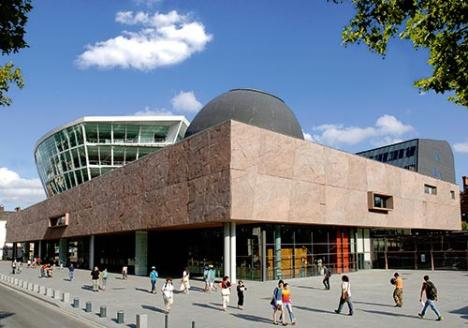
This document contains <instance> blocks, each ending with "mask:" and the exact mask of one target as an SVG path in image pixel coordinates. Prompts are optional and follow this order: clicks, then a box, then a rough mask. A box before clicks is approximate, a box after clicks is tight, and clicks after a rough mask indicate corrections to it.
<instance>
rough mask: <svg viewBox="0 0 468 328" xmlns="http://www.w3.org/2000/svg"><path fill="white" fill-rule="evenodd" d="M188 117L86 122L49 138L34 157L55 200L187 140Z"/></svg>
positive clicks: (56, 131)
mask: <svg viewBox="0 0 468 328" xmlns="http://www.w3.org/2000/svg"><path fill="white" fill-rule="evenodd" d="M188 123H189V122H188V121H187V120H186V119H185V117H183V116H103V117H82V118H80V119H78V120H76V121H73V122H71V123H68V124H65V125H63V126H61V127H59V128H57V129H54V130H52V131H50V132H48V133H47V134H46V135H44V136H43V137H42V138H41V139H40V140H39V141H38V142H37V144H36V147H35V151H34V157H35V160H36V165H37V170H38V172H39V177H40V179H41V181H42V184H43V186H44V189H45V191H46V194H47V195H48V196H52V195H55V194H58V193H60V192H63V191H65V190H69V189H70V188H73V187H75V186H77V185H79V184H81V183H83V182H86V181H89V180H91V179H93V178H95V177H98V176H100V175H102V174H105V173H107V172H109V171H112V170H113V169H115V168H118V167H121V166H123V165H125V164H127V163H130V162H133V161H134V160H137V159H139V158H142V157H143V156H145V155H147V154H149V153H151V152H154V151H156V150H158V149H161V148H162V147H165V146H168V145H172V144H174V143H175V142H177V141H179V140H181V139H182V138H183V136H184V134H185V131H186V129H187V127H188Z"/></svg>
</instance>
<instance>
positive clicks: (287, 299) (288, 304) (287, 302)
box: [281, 283, 296, 326]
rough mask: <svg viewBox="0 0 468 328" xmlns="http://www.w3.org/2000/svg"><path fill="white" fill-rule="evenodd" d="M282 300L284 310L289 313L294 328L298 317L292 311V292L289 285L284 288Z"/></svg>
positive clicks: (286, 284)
mask: <svg viewBox="0 0 468 328" xmlns="http://www.w3.org/2000/svg"><path fill="white" fill-rule="evenodd" d="M281 300H282V301H283V308H285V309H286V310H287V311H288V315H289V321H290V322H291V325H293V326H294V325H295V324H296V316H295V315H294V312H293V309H292V299H291V290H290V287H289V284H288V283H285V284H284V288H283V291H282V293H281ZM283 315H284V313H283Z"/></svg>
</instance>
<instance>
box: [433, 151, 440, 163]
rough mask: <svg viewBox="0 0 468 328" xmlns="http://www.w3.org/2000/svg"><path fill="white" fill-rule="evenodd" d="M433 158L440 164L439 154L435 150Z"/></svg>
mask: <svg viewBox="0 0 468 328" xmlns="http://www.w3.org/2000/svg"><path fill="white" fill-rule="evenodd" d="M434 157H435V160H436V161H437V162H440V152H439V151H438V150H436V152H435V154H434Z"/></svg>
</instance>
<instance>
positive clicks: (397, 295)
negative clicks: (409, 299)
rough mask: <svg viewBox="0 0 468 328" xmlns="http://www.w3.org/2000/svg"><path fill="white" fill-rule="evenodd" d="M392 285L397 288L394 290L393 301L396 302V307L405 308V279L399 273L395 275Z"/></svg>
mask: <svg viewBox="0 0 468 328" xmlns="http://www.w3.org/2000/svg"><path fill="white" fill-rule="evenodd" d="M390 281H391V283H392V284H393V285H394V286H395V289H394V290H393V300H394V301H395V307H402V306H403V279H402V278H401V276H400V274H399V273H398V272H395V273H394V274H393V278H392V280H390Z"/></svg>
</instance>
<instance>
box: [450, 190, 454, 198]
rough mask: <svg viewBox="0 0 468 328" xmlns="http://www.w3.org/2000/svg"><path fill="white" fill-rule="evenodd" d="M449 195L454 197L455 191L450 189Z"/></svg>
mask: <svg viewBox="0 0 468 328" xmlns="http://www.w3.org/2000/svg"><path fill="white" fill-rule="evenodd" d="M450 197H451V198H452V199H455V191H453V190H450Z"/></svg>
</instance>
